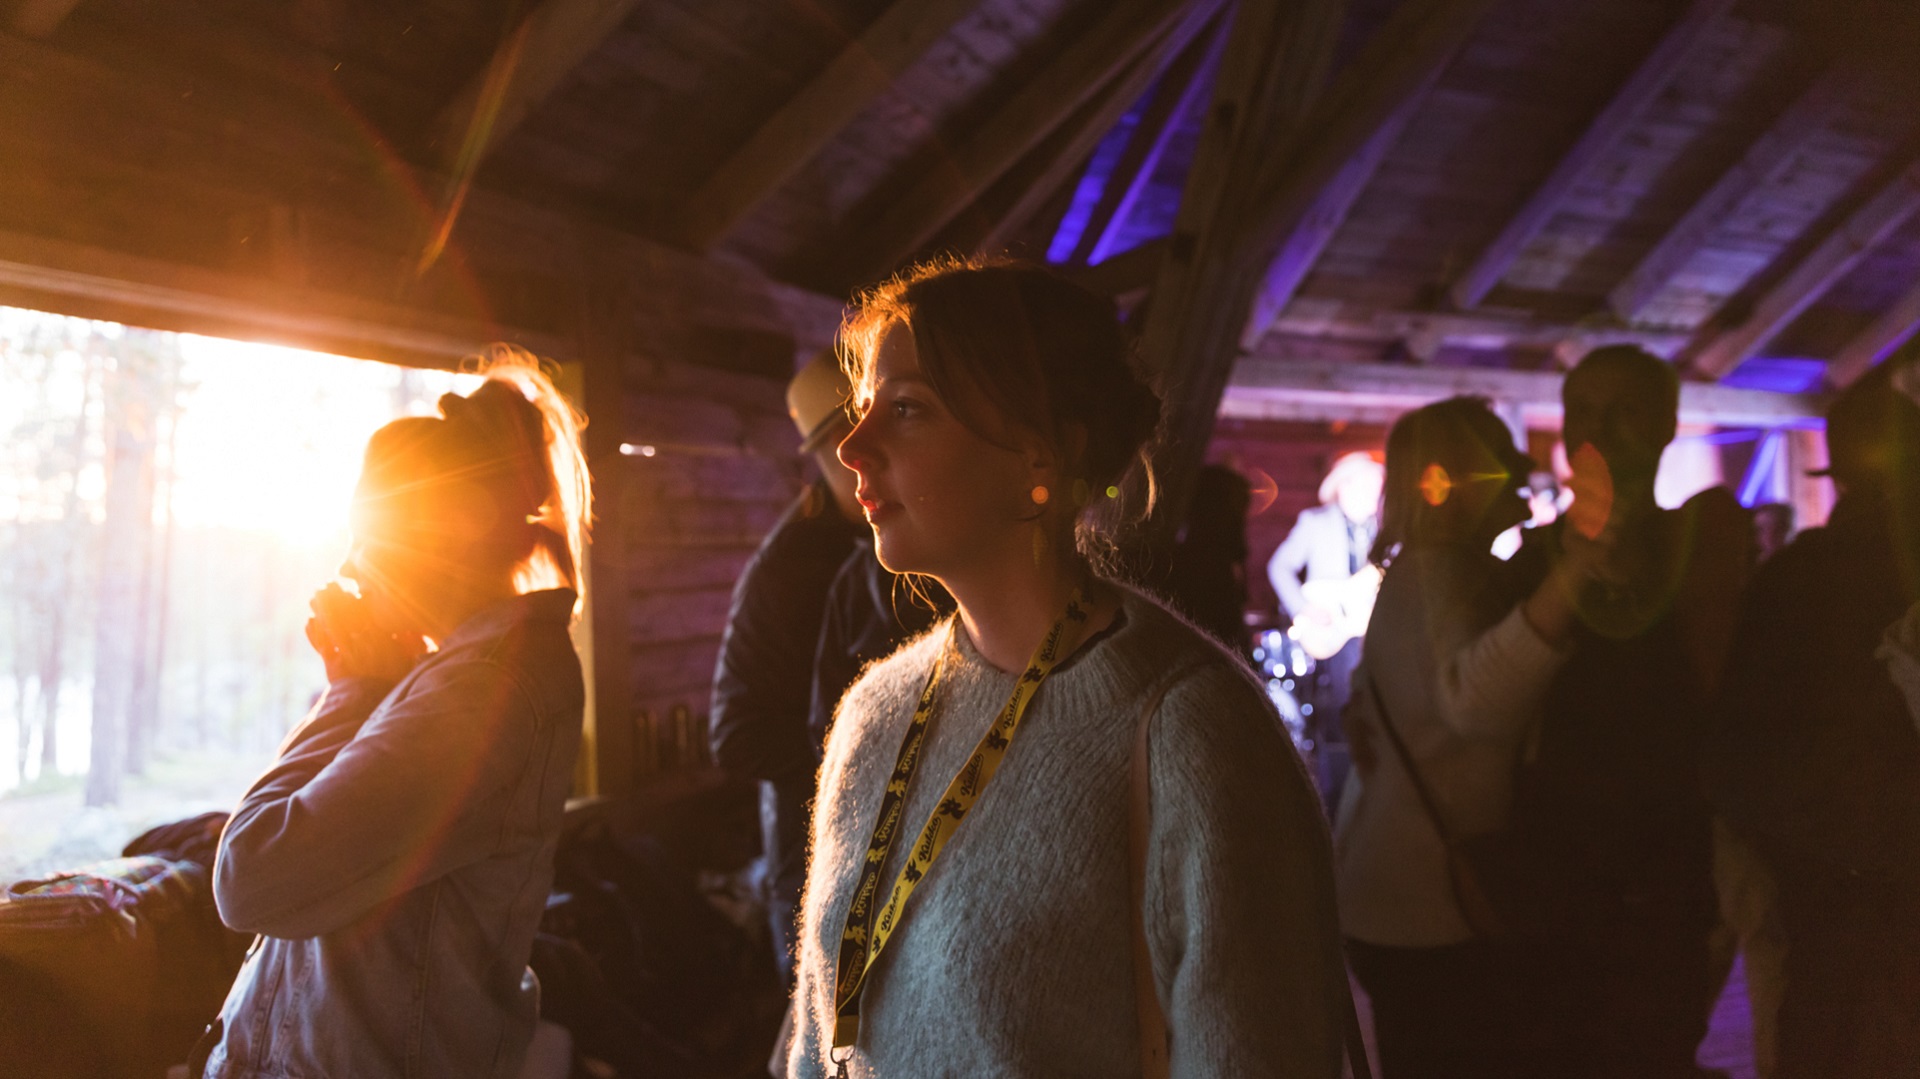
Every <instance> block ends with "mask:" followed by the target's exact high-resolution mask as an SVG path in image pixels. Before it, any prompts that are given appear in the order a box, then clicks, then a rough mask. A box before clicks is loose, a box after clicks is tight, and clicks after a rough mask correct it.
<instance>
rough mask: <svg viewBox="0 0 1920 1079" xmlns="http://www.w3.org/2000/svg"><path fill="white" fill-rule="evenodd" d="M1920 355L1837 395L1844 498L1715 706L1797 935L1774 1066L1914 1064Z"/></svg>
mask: <svg viewBox="0 0 1920 1079" xmlns="http://www.w3.org/2000/svg"><path fill="white" fill-rule="evenodd" d="M1914 359H1915V356H1914V354H1913V350H1911V349H1909V350H1907V352H1906V353H1904V354H1897V355H1896V356H1895V357H1892V358H1889V359H1888V360H1887V361H1886V362H1885V363H1884V364H1883V365H1882V366H1881V367H1880V368H1878V369H1876V370H1875V371H1873V372H1870V373H1869V374H1868V375H1867V376H1866V377H1864V378H1862V379H1861V380H1860V381H1859V382H1857V383H1855V384H1854V385H1853V386H1852V387H1850V388H1849V389H1848V390H1847V391H1846V392H1844V393H1843V394H1841V396H1840V397H1839V398H1838V399H1837V400H1836V401H1835V402H1834V403H1833V405H1832V406H1831V407H1830V409H1829V411H1828V413H1827V452H1828V459H1829V461H1830V465H1829V467H1828V468H1826V469H1824V470H1822V471H1821V472H1818V473H1815V474H1816V475H1826V476H1828V477H1830V478H1831V479H1832V480H1833V483H1834V485H1835V487H1836V488H1837V489H1838V494H1839V498H1838V500H1837V502H1836V503H1835V505H1834V507H1833V513H1832V515H1831V516H1830V518H1829V519H1828V521H1827V524H1826V525H1825V527H1821V528H1810V529H1806V530H1804V531H1802V532H1801V533H1800V534H1799V535H1797V536H1795V537H1794V539H1793V540H1792V542H1790V543H1789V544H1788V545H1787V546H1786V548H1785V549H1784V550H1782V551H1781V552H1780V553H1779V554H1777V555H1775V556H1774V557H1773V558H1772V559H1770V560H1768V562H1767V563H1766V564H1765V565H1763V566H1762V567H1761V568H1760V571H1759V573H1758V574H1757V575H1756V576H1755V578H1754V582H1753V586H1752V588H1751V589H1750V590H1749V592H1748V595H1747V597H1746V601H1745V603H1744V606H1743V609H1742V613H1741V617H1740V621H1739V624H1738V627H1737V629H1736V631H1735V635H1734V643H1733V649H1732V659H1731V661H1730V663H1729V666H1728V670H1727V676H1726V679H1725V682H1724V687H1723V690H1722V692H1721V694H1720V699H1719V702H1718V707H1717V708H1716V710H1715V729H1714V733H1713V738H1712V741H1711V743H1710V752H1709V756H1708V761H1707V763H1708V779H1709V790H1710V791H1711V793H1712V796H1713V799H1714V802H1715V804H1716V806H1717V807H1718V809H1719V811H1720V812H1721V814H1722V816H1723V817H1724V819H1726V820H1727V822H1728V824H1729V825H1730V826H1731V827H1732V828H1734V829H1736V830H1737V831H1738V832H1739V833H1740V834H1741V835H1742V836H1743V837H1744V838H1745V839H1746V840H1748V841H1749V842H1750V843H1751V844H1752V846H1753V847H1754V848H1755V849H1757V851H1758V852H1759V854H1760V856H1761V858H1762V860H1763V861H1764V862H1765V863H1766V864H1767V865H1768V867H1769V868H1770V869H1771V870H1772V876H1773V880H1774V886H1775V889H1776V902H1777V904H1778V911H1779V918H1780V924H1781V926H1782V928H1783V930H1784V934H1785V944H1786V948H1785V957H1784V969H1783V977H1784V985H1783V986H1782V992H1781V993H1780V996H1779V1003H1778V1016H1777V1019H1776V1021H1775V1023H1774V1027H1773V1029H1774V1031H1775V1036H1776V1038H1777V1043H1776V1045H1775V1046H1774V1047H1773V1048H1774V1057H1775V1061H1776V1063H1775V1067H1774V1069H1773V1071H1772V1079H1804V1077H1811V1076H1817V1077H1820V1079H1855V1077H1859V1079H1866V1077H1870V1076H1871V1077H1880V1076H1891V1075H1915V1074H1920V1003H1916V1002H1920V918H1916V917H1915V915H1916V912H1920V729H1916V705H1920V694H1916V693H1915V692H1914V691H1915V690H1916V689H1920V678H1916V675H1920V658H1917V657H1920V633H1916V632H1915V630H1916V629H1917V628H1920V607H1916V601H1917V600H1920V531H1916V528H1915V525H1916V522H1920V516H1916V513H1917V512H1920V407H1916V405H1915V403H1914V401H1913V400H1912V399H1910V397H1909V396H1908V395H1907V394H1905V393H1902V392H1901V389H1900V385H1899V384H1900V382H1901V381H1902V380H1903V378H1907V377H1910V376H1911V375H1912V373H1913V370H1914V366H1913V364H1914ZM1763 1074H1765V1073H1763Z"/></svg>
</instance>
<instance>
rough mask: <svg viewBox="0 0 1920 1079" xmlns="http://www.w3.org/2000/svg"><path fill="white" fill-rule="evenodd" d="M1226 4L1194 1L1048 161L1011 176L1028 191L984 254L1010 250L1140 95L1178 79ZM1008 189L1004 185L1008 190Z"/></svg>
mask: <svg viewBox="0 0 1920 1079" xmlns="http://www.w3.org/2000/svg"><path fill="white" fill-rule="evenodd" d="M1221 4H1222V0H1193V3H1192V5H1191V6H1190V7H1189V8H1188V9H1187V13H1186V15H1185V17H1183V18H1182V19H1181V20H1180V21H1179V22H1177V23H1175V24H1174V26H1173V27H1172V29H1171V30H1169V31H1168V32H1167V34H1166V35H1165V36H1164V37H1162V38H1161V39H1160V40H1159V41H1158V42H1156V43H1155V44H1154V45H1153V46H1152V47H1151V48H1150V49H1148V50H1147V52H1146V53H1145V54H1143V55H1142V56H1141V57H1140V58H1139V59H1137V60H1135V61H1134V62H1133V63H1132V64H1131V65H1130V66H1128V67H1127V69H1126V70H1124V71H1122V72H1120V73H1119V74H1118V75H1116V76H1114V78H1113V79H1112V80H1111V81H1110V82H1109V83H1108V84H1107V86H1106V87H1104V88H1103V89H1102V90H1101V91H1100V92H1099V94H1098V95H1096V97H1095V98H1094V100H1093V101H1091V102H1089V103H1087V104H1086V105H1083V106H1081V108H1080V111H1079V113H1078V114H1077V115H1076V116H1075V117H1074V118H1073V119H1071V120H1069V121H1067V122H1066V123H1064V124H1062V125H1061V130H1059V131H1056V132H1055V133H1054V135H1053V136H1052V137H1051V138H1050V139H1049V140H1048V141H1049V143H1051V144H1052V145H1050V146H1048V145H1043V146H1042V147H1041V149H1042V150H1044V151H1048V156H1047V157H1046V159H1045V160H1044V161H1041V162H1039V163H1038V164H1037V167H1035V168H1033V169H1032V170H1031V171H1030V172H1028V173H1025V174H1023V172H1022V171H1021V170H1015V171H1014V172H1012V173H1010V174H1009V179H1010V180H1021V181H1024V184H1025V186H1024V190H1023V191H1022V192H1021V194H1020V195H1019V197H1018V198H1016V199H1014V201H1013V203H1012V205H1011V206H1009V207H1008V208H1007V209H1006V210H1004V211H1002V212H1000V213H999V214H997V215H996V220H995V222H994V224H993V226H992V227H991V228H989V229H988V230H987V233H986V235H985V237H984V238H983V239H982V240H981V241H980V242H979V244H978V245H977V246H978V248H979V249H980V250H982V251H985V252H993V251H998V250H1000V249H1001V248H1004V247H1005V246H1006V245H1007V244H1008V243H1009V242H1010V241H1011V240H1012V239H1013V237H1014V234H1015V233H1016V232H1018V231H1019V230H1020V229H1021V228H1024V227H1025V226H1026V224H1027V223H1028V222H1029V221H1031V220H1032V219H1033V216H1034V215H1035V214H1036V213H1038V212H1039V211H1040V207H1041V206H1042V205H1044V204H1046V203H1047V202H1048V201H1049V200H1051V199H1052V198H1053V197H1054V195H1056V194H1057V193H1059V191H1060V189H1061V187H1062V186H1063V185H1065V184H1067V183H1069V182H1071V181H1072V180H1073V178H1074V177H1075V176H1077V175H1078V174H1079V173H1080V171H1081V170H1082V169H1083V168H1084V167H1085V166H1086V163H1087V159H1088V158H1089V157H1090V156H1092V154H1093V151H1094V149H1095V148H1096V147H1098V146H1099V145H1100V140H1102V139H1104V138H1106V136H1107V133H1108V132H1110V131H1112V130H1113V127H1114V125H1115V124H1117V123H1119V122H1120V118H1121V117H1123V116H1125V115H1126V114H1127V110H1128V109H1130V108H1132V107H1133V106H1134V104H1135V103H1136V102H1138V101H1139V100H1140V95H1142V94H1144V93H1146V92H1147V90H1148V89H1149V88H1150V87H1151V86H1152V85H1153V84H1154V82H1155V81H1156V80H1165V79H1168V78H1172V77H1173V71H1174V66H1173V65H1175V64H1176V63H1177V61H1178V58H1180V57H1181V56H1183V55H1186V54H1190V53H1191V52H1192V51H1193V50H1194V49H1196V48H1199V47H1200V43H1199V42H1197V41H1196V39H1197V38H1198V37H1199V36H1200V34H1201V32H1202V31H1204V30H1205V29H1206V27H1207V25H1208V24H1209V23H1210V22H1212V21H1213V19H1214V18H1215V16H1217V15H1218V14H1219V12H1220V7H1221ZM1005 183H1006V181H1002V185H1003V186H1004V185H1005Z"/></svg>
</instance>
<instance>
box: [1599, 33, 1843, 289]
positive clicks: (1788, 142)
mask: <svg viewBox="0 0 1920 1079" xmlns="http://www.w3.org/2000/svg"><path fill="white" fill-rule="evenodd" d="M1860 82H1861V80H1860V77H1859V75H1858V74H1857V73H1856V72H1854V71H1852V70H1850V69H1847V68H1830V69H1828V70H1827V71H1826V72H1825V73H1823V74H1821V75H1820V76H1819V77H1818V78H1816V79H1815V80H1814V81H1813V83H1812V85H1810V86H1809V87H1808V88H1807V89H1806V91H1805V92H1803V93H1802V94H1801V95H1800V96H1799V97H1798V98H1796V99H1795V100H1794V102H1793V103H1792V104H1791V105H1788V106H1787V108H1786V109H1785V110H1784V111H1782V112H1781V114H1780V116H1779V118H1778V119H1776V120H1774V122H1773V123H1772V124H1771V125H1770V126H1769V127H1768V128H1767V130H1766V132H1765V133H1764V134H1762V135H1761V136H1760V137H1759V138H1758V139H1755V140H1754V142H1753V144H1752V145H1751V146H1749V147H1747V150H1746V152H1745V153H1744V154H1742V155H1741V156H1740V160H1739V161H1737V162H1735V163H1734V165H1733V167H1731V168H1729V169H1728V170H1727V171H1726V172H1724V173H1722V174H1721V175H1720V178H1719V179H1718V180H1716V181H1715V182H1714V185H1713V187H1711V188H1709V189H1708V190H1707V192H1706V194H1704V195H1702V196H1700V198H1699V199H1697V200H1695V202H1694V204H1693V205H1692V206H1690V207H1688V209H1687V211H1686V213H1684V214H1682V215H1681V217H1680V220H1679V221H1678V222H1676V223H1675V224H1674V226H1673V227H1672V228H1670V229H1668V230H1667V232H1666V233H1665V234H1664V235H1663V236H1661V238H1660V242H1659V243H1657V244H1655V245H1654V247H1653V249H1652V250H1651V251H1648V252H1647V253H1646V255H1645V256H1644V257H1642V258H1641V259H1640V262H1639V263H1638V264H1637V265H1635V266H1634V268H1633V270H1632V271H1631V272H1629V273H1628V274H1627V276H1626V277H1625V278H1623V279H1622V280H1621V282H1620V283H1619V284H1618V285H1616V286H1615V287H1614V289H1613V292H1612V293H1611V294H1610V295H1609V296H1608V298H1607V302H1608V305H1609V306H1611V307H1612V308H1613V312H1614V314H1616V315H1618V316H1619V317H1620V318H1621V319H1622V320H1624V321H1627V322H1637V321H1639V320H1640V319H1641V317H1642V316H1643V315H1644V314H1645V313H1646V310H1647V306H1648V305H1649V304H1651V303H1652V302H1653V300H1654V298H1655V297H1657V296H1658V295H1659V294H1660V292H1661V291H1662V290H1663V289H1665V288H1666V286H1667V283H1668V282H1669V281H1672V280H1673V278H1674V277H1675V276H1676V275H1677V274H1679V272H1680V271H1681V270H1682V269H1683V268H1685V266H1686V265H1687V263H1688V262H1689V261H1691V260H1692V259H1693V257H1694V255H1696V254H1698V253H1699V251H1700V250H1701V248H1704V247H1705V246H1706V245H1707V242H1708V240H1709V239H1710V238H1711V237H1712V235H1713V230H1714V229H1716V228H1718V227H1719V225H1720V222H1722V221H1724V220H1726V218H1727V215H1728V214H1730V213H1732V212H1733V211H1734V209H1735V208H1736V207H1738V206H1739V205H1740V204H1741V203H1742V202H1743V201H1745V200H1746V198H1747V197H1748V196H1749V195H1751V194H1752V193H1753V192H1754V191H1756V190H1758V189H1760V188H1762V187H1765V186H1766V185H1768V184H1770V183H1772V182H1774V181H1775V180H1776V179H1778V178H1779V176H1780V175H1781V174H1782V173H1783V172H1784V171H1785V170H1786V169H1787V168H1788V167H1789V166H1791V165H1792V164H1793V163H1794V161H1795V160H1797V159H1798V157H1799V155H1800V152H1801V150H1802V149H1803V148H1805V146H1806V145H1807V142H1808V140H1809V139H1811V138H1812V137H1814V136H1815V135H1817V134H1818V133H1819V132H1821V131H1823V130H1825V129H1826V127H1827V125H1828V124H1830V123H1831V122H1832V121H1833V119H1834V118H1835V117H1836V116H1838V115H1839V114H1840V111H1841V109H1842V108H1844V107H1845V105H1846V103H1847V102H1848V100H1850V99H1851V98H1852V97H1853V95H1854V94H1855V93H1856V91H1857V90H1858V88H1859V86H1860Z"/></svg>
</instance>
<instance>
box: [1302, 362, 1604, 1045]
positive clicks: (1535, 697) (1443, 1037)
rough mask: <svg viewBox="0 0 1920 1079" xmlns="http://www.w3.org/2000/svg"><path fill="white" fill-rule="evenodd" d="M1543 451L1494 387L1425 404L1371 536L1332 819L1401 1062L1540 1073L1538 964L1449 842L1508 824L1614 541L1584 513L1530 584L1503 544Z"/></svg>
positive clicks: (1378, 1021) (1394, 467)
mask: <svg viewBox="0 0 1920 1079" xmlns="http://www.w3.org/2000/svg"><path fill="white" fill-rule="evenodd" d="M1530 464H1531V462H1530V461H1529V460H1528V459H1527V456H1526V455H1525V454H1523V453H1521V452H1520V451H1519V450H1518V449H1517V448H1515V447H1514V445H1513V436H1512V434H1511V433H1510V432H1509V431H1508V429H1507V427H1506V425H1505V424H1503V423H1502V422H1501V421H1500V419H1499V418H1498V417H1497V416H1495V415H1494V414H1493V412H1492V410H1491V409H1489V408H1488V407H1487V404H1486V402H1485V401H1483V400H1480V399H1478V398H1472V397H1456V398H1451V399H1449V400H1446V401H1441V402H1438V403H1436V404H1431V405H1428V406H1426V407H1424V408H1420V409H1416V410H1414V411H1413V412H1410V413H1408V414H1407V415H1405V416H1403V417H1401V418H1400V421H1399V422H1398V423H1396V424H1394V426H1393V431H1392V433H1391V434H1390V435H1389V436H1388V437H1387V475H1386V492H1385V493H1386V497H1385V499H1384V501H1383V505H1382V510H1381V521H1380V538H1379V540H1378V542H1377V543H1376V544H1375V545H1374V552H1373V554H1374V559H1375V561H1376V563H1378V564H1380V565H1383V566H1385V567H1386V575H1385V577H1384V578H1383V579H1382V581H1381V585H1380V599H1379V603H1378V604H1377V605H1376V606H1375V608H1374V612H1373V619H1372V621H1371V622H1370V623H1369V625H1368V627H1367V650H1366V655H1365V657H1364V658H1362V659H1361V661H1360V674H1359V675H1358V676H1357V677H1356V686H1355V689H1354V696H1353V700H1352V701H1351V702H1350V703H1351V707H1350V709H1349V713H1348V715H1349V717H1350V718H1351V719H1352V720H1353V722H1351V723H1349V724H1348V728H1347V729H1348V731H1349V733H1351V734H1353V735H1354V737H1355V750H1356V752H1355V754H1354V766H1355V774H1354V775H1353V776H1351V777H1349V778H1348V780H1347V786H1346V791H1345V794H1344V796H1343V798H1342V800H1341V804H1340V813H1339V818H1338V821H1339V823H1338V825H1337V827H1336V829H1335V832H1334V857H1335V867H1336V872H1337V877H1336V883H1337V885H1338V889H1339V897H1340V923H1341V931H1342V932H1343V933H1345V934H1346V937H1347V951H1348V955H1349V956H1351V958H1352V962H1353V969H1354V973H1355V975H1356V976H1357V977H1358V978H1359V980H1360V984H1361V985H1363V986H1365V987H1366V990H1367V993H1368V995H1369V996H1370V997H1371V998H1372V1002H1373V1020H1374V1030H1375V1033H1376V1040H1377V1043H1378V1045H1379V1049H1380V1066H1381V1070H1382V1072H1383V1073H1384V1075H1385V1079H1537V1076H1536V1075H1535V1073H1534V1072H1533V1071H1532V1070H1531V1069H1532V1064H1533V1062H1532V1061H1531V1060H1530V1059H1529V1057H1528V1056H1527V1055H1526V1054H1525V1053H1524V1052H1523V1051H1522V1047H1521V1042H1520V1035H1521V1033H1522V1032H1521V1030H1520V1029H1519V1028H1518V1027H1517V1026H1516V1020H1517V1012H1518V1000H1519V998H1520V995H1521V994H1522V993H1524V992H1526V991H1527V989H1528V987H1527V986H1526V985H1525V983H1524V979H1523V976H1522V975H1523V970H1524V967H1523V966H1522V965H1521V963H1520V962H1519V961H1518V957H1516V955H1515V954H1514V951H1513V949H1512V948H1511V947H1510V946H1508V945H1507V944H1506V943H1505V942H1502V941H1499V940H1496V939H1490V935H1491V934H1494V933H1496V932H1497V929H1498V927H1496V926H1490V925H1485V924H1478V925H1477V924H1475V918H1476V917H1477V915H1478V912H1475V911H1470V910H1468V909H1466V907H1465V906H1464V905H1463V904H1462V902H1461V897H1460V895H1459V893H1458V891H1457V889H1456V888H1455V887H1454V883H1453V878H1452V876H1451V875H1450V872H1449V869H1450V865H1449V860H1448V843H1449V841H1451V840H1454V839H1457V838H1462V837H1469V836H1478V835H1482V834H1485V833H1490V832H1497V831H1500V830H1501V829H1503V828H1505V827H1506V826H1507V825H1508V823H1509V822H1508V804H1509V802H1510V801H1511V800H1512V797H1513V786H1512V781H1513V774H1514V770H1515V767H1516V765H1517V764H1518V761H1519V758H1520V754H1521V752H1522V750H1523V747H1524V745H1525V743H1526V740H1527V736H1528V734H1529V733H1530V732H1531V731H1532V729H1533V727H1534V725H1535V723H1536V722H1537V721H1538V718H1539V707H1540V700H1541V697H1542V696H1543V695H1544V694H1545V693H1546V690H1547V685H1548V683H1549V682H1550V681H1551V680H1552V678H1553V676H1554V674H1555V673H1556V672H1557V671H1558V670H1559V669H1560V666H1561V665H1562V664H1563V663H1565V662H1566V659H1567V649H1568V645H1569V642H1570V637H1571V634H1572V632H1573V626H1574V612H1573V598H1574V596H1575V595H1576V594H1577V592H1578V590H1579V589H1580V588H1581V587H1583V586H1584V584H1585V583H1586V581H1587V580H1588V579H1589V578H1590V577H1591V575H1592V574H1593V573H1595V572H1596V571H1597V570H1598V569H1599V568H1600V566H1601V565H1602V564H1603V563H1604V560H1605V558H1606V541H1607V539H1608V538H1609V537H1607V536H1606V535H1605V534H1603V535H1602V538H1601V539H1598V540H1589V539H1587V538H1586V537H1584V536H1581V535H1579V534H1578V533H1569V534H1568V535H1566V536H1565V537H1564V538H1565V539H1566V541H1567V542H1568V543H1569V544H1571V545H1572V546H1573V548H1574V549H1573V550H1572V551H1570V552H1569V556H1568V557H1566V558H1563V559H1561V560H1560V562H1559V563H1558V565H1557V566H1556V568H1555V571H1554V573H1553V574H1552V575H1551V576H1550V577H1549V579H1548V580H1546V581H1544V582H1542V583H1541V584H1540V585H1538V586H1537V587H1536V588H1535V589H1534V591H1533V594H1532V595H1530V596H1529V595H1525V594H1523V593H1520V592H1519V591H1518V590H1517V589H1516V588H1515V583H1514V581H1513V580H1512V577H1513V576H1514V575H1513V572H1512V568H1511V567H1510V566H1508V565H1507V564H1505V563H1503V562H1501V561H1500V560H1499V559H1497V558H1495V557H1494V555H1493V553H1492V551H1491V547H1492V544H1493V540H1494V537H1495V536H1498V535H1500V534H1502V532H1503V531H1504V530H1505V529H1507V528H1509V527H1511V526H1513V525H1515V524H1517V523H1518V522H1520V521H1523V520H1525V519H1527V517H1528V516H1529V514H1530V508H1529V506H1528V503H1527V501H1526V498H1525V495H1526V492H1527V472H1528V468H1529V466H1530ZM1362 746H1365V747H1366V751H1362V749H1361V747H1362ZM1429 798H1430V799H1432V802H1431V804H1429V802H1428V799H1429Z"/></svg>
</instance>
